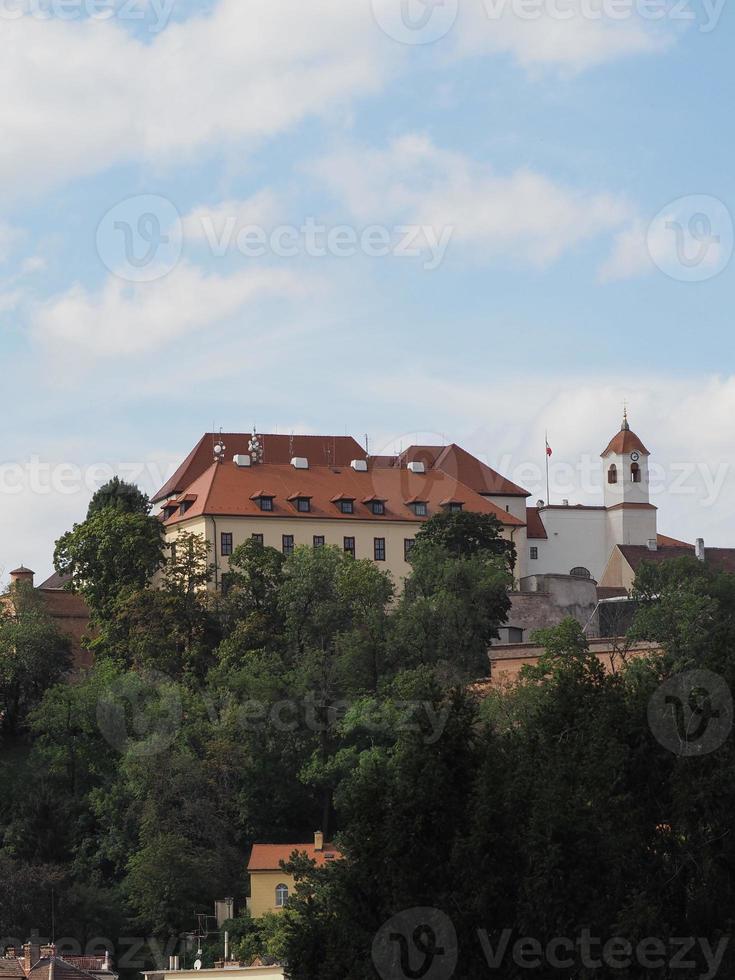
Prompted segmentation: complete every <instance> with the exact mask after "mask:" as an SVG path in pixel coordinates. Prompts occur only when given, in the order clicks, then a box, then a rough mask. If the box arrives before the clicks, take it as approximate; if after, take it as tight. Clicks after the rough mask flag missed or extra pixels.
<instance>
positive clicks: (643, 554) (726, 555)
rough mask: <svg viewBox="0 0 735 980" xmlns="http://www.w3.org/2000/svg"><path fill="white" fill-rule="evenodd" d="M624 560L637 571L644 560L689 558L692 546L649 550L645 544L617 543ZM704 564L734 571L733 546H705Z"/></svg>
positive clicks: (692, 551)
mask: <svg viewBox="0 0 735 980" xmlns="http://www.w3.org/2000/svg"><path fill="white" fill-rule="evenodd" d="M619 548H620V551H621V552H622V553H623V556H624V558H625V560H626V561H627V562H628V564H629V565H630V567H631V568H632V569H633V571H634V572H637V571H638V569H639V568H640V566H641V565H642V564H643V563H644V562H662V561H669V560H670V559H672V558H691V557H692V556H693V555H694V554H695V551H694V548H693V547H692V546H691V545H685V546H683V547H665V548H659V549H658V551H650V550H649V549H648V548H647V547H646V546H645V545H631V544H623V545H619ZM704 560H705V564H707V565H710V566H711V567H713V568H715V569H717V571H720V572H735V548H705V549H704Z"/></svg>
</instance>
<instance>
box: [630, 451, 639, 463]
mask: <svg viewBox="0 0 735 980" xmlns="http://www.w3.org/2000/svg"><path fill="white" fill-rule="evenodd" d="M630 458H631V459H632V460H633V462H634V463H637V462H638V460H639V459H640V458H641V454H640V453H631V454H630Z"/></svg>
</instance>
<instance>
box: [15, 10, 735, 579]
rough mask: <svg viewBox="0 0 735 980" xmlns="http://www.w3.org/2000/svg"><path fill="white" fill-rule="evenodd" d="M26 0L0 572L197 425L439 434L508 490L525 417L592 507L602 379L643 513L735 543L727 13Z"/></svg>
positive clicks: (608, 425)
mask: <svg viewBox="0 0 735 980" xmlns="http://www.w3.org/2000/svg"><path fill="white" fill-rule="evenodd" d="M40 2H41V0H37V2H31V0H23V3H24V5H25V10H24V12H23V16H18V14H20V13H21V11H20V10H19V9H18V8H19V7H20V6H21V5H20V4H18V3H16V2H15V0H12V2H11V0H2V2H0V36H2V37H3V39H4V40H5V54H4V57H3V59H2V61H1V62H0V80H1V81H2V82H3V85H2V88H3V91H4V93H5V96H4V99H3V104H2V105H0V132H1V133H2V134H3V145H2V149H0V181H1V182H2V188H3V193H2V196H1V197H0V358H1V362H0V363H2V368H3V371H2V377H3V393H4V397H5V400H6V411H5V412H4V413H3V420H4V421H3V440H2V450H1V451H0V465H1V466H2V469H0V493H2V494H3V497H4V500H5V506H4V513H5V514H6V515H7V517H8V522H7V525H6V526H5V527H4V528H3V533H2V537H1V538H0V540H1V541H2V548H0V569H2V568H4V569H5V570H7V569H8V568H11V567H13V566H14V565H15V564H17V563H19V562H20V561H25V562H26V563H27V564H32V565H33V566H34V567H36V570H37V571H39V572H41V573H43V572H46V571H48V570H49V568H50V554H51V551H52V546H53V540H54V538H55V537H57V536H58V535H59V534H60V533H62V532H63V531H64V530H65V529H66V528H67V527H68V526H70V524H71V523H72V522H73V521H74V520H75V519H80V518H81V517H82V516H83V513H84V510H85V507H86V500H87V498H88V496H89V493H90V492H91V488H93V486H94V485H95V480H96V479H98V480H99V479H101V478H102V475H103V474H105V473H106V472H107V471H108V470H111V469H120V468H121V467H122V468H123V469H124V472H126V473H133V474H135V473H138V474H139V479H140V482H142V483H143V484H144V486H145V487H146V489H148V490H151V491H152V490H153V489H156V486H155V484H156V483H157V482H158V477H159V476H161V477H162V478H163V477H165V476H166V475H167V474H168V472H169V471H170V469H171V467H172V466H173V464H174V463H175V462H177V461H178V460H179V459H180V458H181V457H182V456H183V455H184V454H185V453H186V452H187V451H188V450H189V448H191V446H192V445H193V444H194V442H195V441H196V440H197V439H198V438H199V436H200V435H201V434H202V432H204V431H205V430H207V429H210V428H211V427H212V426H213V425H215V426H216V427H217V428H219V427H220V426H222V427H223V428H224V429H225V430H232V429H238V430H239V429H246V428H250V427H251V426H252V425H253V424H257V426H258V428H259V429H260V430H261V431H267V430H272V429H275V428H278V429H279V431H290V430H292V429H294V430H296V431H305V432H335V433H342V432H345V431H348V432H350V433H352V434H355V435H356V436H359V437H362V435H363V434H364V433H368V434H369V435H370V439H371V443H372V445H373V446H374V447H384V446H387V445H391V444H400V443H403V444H406V443H408V442H409V441H411V440H413V439H414V438H416V437H417V435H421V437H422V438H432V437H433V438H435V439H436V440H437V441H438V440H439V439H440V438H447V439H453V440H455V441H458V442H461V443H463V444H464V445H466V446H467V448H469V449H472V450H474V451H475V452H477V453H478V454H480V455H482V456H483V457H484V458H486V459H487V460H488V461H489V462H491V463H492V464H493V465H496V466H499V467H501V468H502V469H503V471H504V472H506V473H507V474H508V475H509V476H511V477H513V478H516V479H520V482H524V480H525V484H526V485H527V486H528V488H529V489H530V490H531V491H532V492H533V493H534V495H537V494H540V493H541V492H542V490H543V486H542V482H543V481H541V483H539V480H538V477H537V476H534V472H537V471H539V468H541V467H543V437H544V431H545V430H546V429H548V431H549V440H550V442H551V443H552V445H553V447H554V450H555V453H554V457H553V462H554V466H555V467H561V469H560V470H559V471H558V472H557V471H556V469H555V481H556V482H557V483H558V488H555V491H554V492H556V493H557V496H559V497H560V496H561V495H563V496H565V497H568V498H570V499H571V500H572V501H573V502H593V501H594V500H595V498H596V487H595V486H594V485H590V482H589V481H588V480H586V479H583V478H582V477H581V476H580V477H579V479H578V480H577V481H576V485H575V483H574V480H572V481H571V482H570V480H569V479H568V473H567V471H566V469H565V467H567V468H568V467H570V466H571V467H577V466H578V464H579V461H580V459H585V458H589V459H593V460H594V458H595V457H596V456H597V454H598V453H599V452H600V450H601V449H602V448H603V447H604V446H605V444H606V442H607V440H608V439H609V437H610V436H611V435H612V433H613V431H614V430H615V429H616V427H617V425H618V424H619V420H620V416H621V412H622V405H623V401H624V400H627V402H628V405H629V410H630V414H631V420H632V422H633V425H634V427H635V428H636V430H637V431H638V432H639V434H640V435H641V437H642V438H643V439H644V441H645V442H646V443H647V444H648V448H649V449H650V450H651V451H652V453H653V454H654V460H655V461H657V463H658V464H660V466H661V468H662V473H661V479H660V481H659V483H660V486H659V489H658V491H657V495H656V499H655V502H656V503H657V504H658V506H659V508H660V516H659V525H660V527H661V529H662V530H664V531H666V532H667V533H671V534H675V535H677V536H681V537H686V538H688V539H693V538H694V537H695V536H699V535H703V536H705V537H706V539H707V543H708V545H713V546H714V545H735V531H733V530H732V521H731V519H730V514H729V507H728V501H729V500H730V499H731V498H732V491H733V489H735V487H734V486H733V484H734V483H735V479H734V478H733V477H732V474H731V473H730V467H731V462H730V460H731V456H732V448H731V446H732V429H733V422H732V420H733V417H734V412H735V381H733V378H732V369H731V350H732V346H733V340H732V328H731V316H732V315H731V297H732V295H733V276H734V275H735V272H734V269H733V263H732V261H731V252H732V218H731V213H735V176H733V175H734V174H735V170H734V168H733V166H732V164H733V130H732V124H731V120H730V114H731V105H732V97H733V69H732V59H731V50H732V43H733V35H734V33H735V26H734V25H735V13H734V12H733V10H732V7H730V8H728V7H727V6H722V5H721V4H717V3H715V2H714V0H713V2H710V3H708V4H702V3H695V0H687V2H686V3H683V2H681V0H677V2H676V3H674V2H673V0H672V2H671V3H670V4H668V6H664V4H663V0H661V5H660V6H657V7H656V9H657V10H660V13H661V19H659V20H655V21H654V20H651V19H650V11H651V9H652V7H651V4H656V3H658V0H648V5H647V4H646V0H637V2H634V0H630V3H629V5H628V9H627V12H626V10H625V9H623V14H622V15H620V16H618V18H617V19H614V16H613V14H614V10H613V4H614V0H606V2H605V5H604V8H601V7H600V4H601V3H602V2H603V0H587V2H586V3H585V2H584V0H558V2H552V0H548V2H547V0H543V2H542V0H538V10H537V13H538V16H536V15H535V13H534V14H533V16H528V15H524V11H526V10H528V9H530V8H529V7H528V3H529V0H526V6H523V4H522V0H507V2H506V3H505V5H504V6H502V0H459V2H455V0H445V2H444V3H443V4H440V5H438V6H436V7H431V6H430V7H428V8H427V7H426V6H425V4H424V0H406V3H407V6H406V7H405V11H406V12H407V14H408V15H409V16H411V17H415V18H416V20H415V22H414V24H416V23H419V18H420V17H422V16H423V17H424V20H426V24H427V27H426V28H425V29H422V30H419V29H413V30H409V28H406V27H405V26H404V27H403V28H402V27H401V25H402V23H403V22H402V21H401V11H402V9H404V8H402V7H401V0H350V2H349V4H346V3H345V2H344V0H314V2H313V3H311V4H308V5H307V4H303V3H297V2H296V0H211V2H206V3H205V2H203V0H202V2H196V0H189V2H183V0H178V2H174V0H165V2H163V0H159V2H157V3H153V2H152V0H151V2H149V3H146V2H137V3H136V4H131V3H130V2H129V0H115V2H114V4H113V2H112V0H109V2H108V0H95V2H97V3H98V7H97V8H93V7H92V6H90V5H91V4H92V3H93V0H63V2H62V0H44V3H45V8H46V12H47V13H48V14H49V15H50V16H44V17H41V16H40V13H39V3H40ZM530 3H531V6H533V0H530ZM621 3H622V4H623V7H624V4H625V0H618V4H621ZM64 4H66V6H64ZM75 4H76V6H75ZM595 4H596V6H595ZM103 7H104V8H105V9H106V15H105V16H104V17H99V18H96V19H91V18H90V16H89V14H90V12H94V10H95V9H101V8H103ZM113 7H115V9H113ZM107 8H109V9H107ZM597 9H601V10H602V16H601V17H599V18H596V19H593V17H592V16H591V15H590V11H591V10H597ZM617 9H618V10H620V9H621V7H620V6H618V8H617ZM65 11H66V16H64V13H65ZM501 11H502V14H501ZM560 11H561V13H562V14H564V13H567V14H570V15H571V16H569V17H568V18H567V19H564V20H561V19H559V12H560ZM611 11H612V12H613V13H612V14H611ZM493 12H495V13H493ZM107 14H109V16H107ZM139 15H140V16H141V17H142V19H140V18H139ZM381 25H382V26H381ZM401 31H402V32H403V35H402V36H401ZM407 31H408V34H407V33H406V32H407ZM432 31H433V32H434V33H435V34H441V35H442V36H440V37H437V38H436V39H434V40H433V41H432V34H431V32H432ZM397 37H398V39H397ZM406 39H408V40H410V41H411V42H417V41H426V42H427V43H410V44H407V43H404V41H405V40H406ZM309 221H311V222H312V223H313V224H314V225H316V226H318V227H319V228H323V229H324V235H325V236H326V234H327V231H328V230H330V229H332V230H333V229H342V230H343V233H344V234H347V235H348V238H349V233H350V230H351V234H352V236H354V237H353V238H352V239H349V241H350V244H349V245H347V246H345V247H344V248H343V250H344V251H349V250H350V249H352V252H353V253H354V254H350V255H339V254H334V253H335V251H336V249H335V248H333V247H330V248H326V249H323V250H316V249H314V248H312V247H311V245H310V244H309V243H308V241H307V239H306V237H305V235H304V233H303V231H302V229H303V228H304V226H305V224H306V223H307V222H309ZM124 226H127V229H128V230H127V234H128V236H129V242H130V243H132V249H133V250H132V252H130V251H128V252H126V251H125V241H126V239H125V236H126V231H125V228H124ZM369 226H373V227H376V226H377V228H378V229H379V231H378V232H377V233H376V234H378V235H384V236H386V237H385V239H384V241H385V243H387V244H386V248H385V249H384V251H386V250H387V251H388V253H389V254H386V255H381V256H377V255H368V254H365V250H364V248H363V247H362V246H363V242H364V239H363V238H362V237H361V236H362V235H363V233H364V230H365V229H366V228H367V227H369ZM279 227H285V229H286V232H285V235H286V238H287V241H288V245H289V249H287V251H290V252H293V253H294V254H288V255H286V254H280V253H281V252H283V250H282V249H281V250H279V249H278V248H275V249H274V248H272V247H271V244H270V242H271V236H272V234H273V231H274V229H277V228H279ZM228 228H229V229H230V232H231V240H230V242H229V248H226V247H223V246H222V242H223V241H224V240H225V239H223V238H222V236H223V234H224V233H225V232H226V231H227V229H228ZM246 228H250V229H251V232H252V229H253V228H255V229H256V230H257V234H259V235H262V236H264V240H265V241H266V246H265V249H264V251H265V254H262V255H257V256H256V255H255V254H250V252H249V251H248V250H247V249H245V250H243V249H240V248H239V247H238V246H237V244H236V236H237V234H238V232H240V231H243V229H246ZM677 228H678V232H677ZM344 229H347V232H344ZM407 229H408V230H407ZM162 236H163V237H166V236H167V237H168V244H165V245H161V241H160V239H161V237H162ZM409 236H410V237H411V249H413V250H418V253H417V254H415V255H401V254H397V252H400V248H399V247H398V246H399V244H400V242H401V241H403V242H404V244H405V243H406V242H407V240H408V237H409ZM427 236H428V237H427ZM431 236H434V237H433V239H432V237H431ZM677 236H678V237H677ZM259 240H260V239H259ZM382 240H383V239H381V241H382ZM432 240H433V241H434V242H435V243H437V242H443V243H444V244H445V245H446V248H444V245H442V247H441V248H440V247H439V246H438V245H436V244H435V245H434V246H432ZM213 242H215V245H214V247H213V244H212V243H213ZM217 242H219V243H220V246H222V247H217V244H216V243H217ZM179 251H180V254H179ZM149 252H150V255H151V256H152V258H150V261H149V262H148V263H147V264H146V263H145V261H144V260H145V258H146V255H147V254H148V253H149ZM322 252H326V254H322ZM131 256H132V257H133V258H134V262H133V263H131V262H130V261H129V258H130V257H131ZM682 256H683V261H682ZM140 278H142V279H144V280H145V281H131V280H136V279H140ZM692 280H696V281H692ZM728 300H729V301H730V302H728ZM64 466H67V468H68V470H67V471H64V469H63V467H64ZM97 467H99V470H97V469H96V468H97ZM524 467H526V469H524ZM534 468H535V469H534ZM685 471H686V472H685ZM75 474H76V475H75ZM682 474H684V475H682ZM160 482H162V480H161V481H160Z"/></svg>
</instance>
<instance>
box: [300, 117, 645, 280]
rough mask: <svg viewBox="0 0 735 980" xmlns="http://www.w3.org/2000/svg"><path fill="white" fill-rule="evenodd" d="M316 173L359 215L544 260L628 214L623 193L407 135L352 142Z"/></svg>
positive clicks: (477, 248) (478, 248) (487, 250)
mask: <svg viewBox="0 0 735 980" xmlns="http://www.w3.org/2000/svg"><path fill="white" fill-rule="evenodd" d="M313 170H314V172H315V173H316V174H317V175H318V176H319V177H320V178H321V179H322V180H323V181H324V182H325V183H326V184H327V185H328V186H329V187H330V188H331V189H332V190H333V191H335V192H337V194H338V195H340V196H341V198H342V199H343V201H344V202H345V204H346V205H347V207H348V208H349V209H350V211H351V212H352V214H353V215H354V216H355V217H356V218H357V219H358V220H360V221H363V222H366V223H372V222H379V221H384V222H395V221H396V220H397V219H398V220H404V221H406V222H408V223H411V224H419V225H429V226H431V227H433V228H434V229H435V230H441V229H446V228H452V229H453V235H452V242H453V243H457V244H464V245H467V246H472V247H473V249H474V251H473V255H474V256H475V257H482V256H483V255H485V256H487V255H497V254H503V255H508V254H510V255H512V256H514V257H516V258H520V259H524V260H530V261H531V262H533V263H536V264H539V265H545V264H547V263H549V262H552V261H554V260H555V259H557V258H559V256H560V255H562V254H563V253H564V252H566V251H568V250H569V249H571V248H573V247H574V246H575V245H577V244H579V243H580V242H582V241H585V240H588V239H591V238H594V237H596V236H598V235H601V234H606V233H610V232H611V231H614V230H616V229H618V228H620V227H621V225H623V224H624V223H626V222H627V221H629V220H630V219H631V215H632V213H633V211H632V208H631V206H630V205H629V204H628V203H627V202H626V201H625V199H624V198H622V197H621V196H616V195H612V194H607V193H595V192H586V191H579V190H575V189H574V188H571V187H567V186H565V185H563V184H560V183H557V182H555V181H553V180H551V179H550V178H548V177H546V176H544V175H543V174H539V173H535V172H533V171H531V170H518V171H516V172H515V173H512V174H510V175H499V174H496V173H494V172H493V171H492V170H491V169H490V168H489V167H486V166H484V165H479V164H477V163H475V162H474V161H472V160H470V159H469V158H468V157H466V156H464V155H463V154H461V153H456V152H449V151H446V150H441V149H439V148H438V147H436V146H435V145H434V144H433V143H432V142H431V141H430V140H429V139H427V138H425V137H423V136H416V135H408V136H404V137H402V138H400V139H397V140H395V141H394V142H393V143H392V144H390V146H389V147H388V148H387V149H386V150H376V149H371V148H367V147H350V148H347V149H344V150H342V151H338V152H336V153H334V154H332V155H330V156H328V157H326V158H324V159H323V160H322V161H320V162H319V163H318V164H317V165H316V166H315V167H314V168H313Z"/></svg>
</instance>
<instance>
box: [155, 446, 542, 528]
mask: <svg viewBox="0 0 735 980" xmlns="http://www.w3.org/2000/svg"><path fill="white" fill-rule="evenodd" d="M264 486H265V487H267V488H268V489H267V490H265V489H263V487H264ZM185 489H186V490H187V492H188V493H191V494H196V497H197V499H196V501H195V503H194V504H193V505H192V506H191V507H190V508H189V510H187V511H186V513H185V514H180V513H178V512H176V513H174V514H172V515H171V516H170V517H168V518H166V519H165V524H166V525H167V526H173V525H175V524H178V523H180V522H182V521H188V520H191V519H192V518H195V517H201V516H202V515H214V516H226V517H258V518H263V519H266V520H267V519H268V518H273V517H276V518H277V517H281V518H282V517H284V516H288V517H289V518H292V517H293V518H299V519H306V520H313V519H314V518H315V517H316V518H321V519H329V520H343V521H344V520H348V521H349V520H355V519H357V520H369V521H373V522H376V521H378V522H379V521H387V522H390V521H409V522H411V523H416V522H417V521H423V520H426V518H417V517H416V515H415V513H414V511H413V510H412V509H411V508H410V507H409V506H408V505H407V504H406V501H408V500H410V499H411V498H412V497H419V498H420V499H421V500H426V501H427V503H428V510H429V514H428V516H429V517H430V516H432V515H433V514H436V513H438V512H439V511H440V510H441V507H442V502H444V501H448V500H457V501H463V502H464V503H465V506H466V508H467V510H469V511H473V512H475V513H479V514H492V515H494V516H495V517H497V518H498V520H499V521H500V522H501V524H503V525H505V526H506V527H523V526H524V522H523V521H521V520H519V519H518V518H517V517H514V516H513V515H512V514H509V513H508V512H507V511H506V510H505V509H504V508H502V507H500V506H498V505H497V504H493V503H492V502H491V501H490V500H488V499H487V498H485V497H482V496H480V495H479V494H477V493H473V491H472V490H471V489H470V488H469V487H467V486H465V485H463V484H461V483H459V482H458V481H457V480H456V479H454V478H453V477H452V476H450V475H449V474H447V473H445V472H443V471H442V470H439V469H433V470H430V471H429V472H428V473H426V474H414V473H411V472H409V471H408V470H406V469H396V468H393V467H382V466H377V467H376V466H374V465H373V464H372V462H371V465H370V467H369V469H368V471H367V472H365V473H360V472H357V471H355V470H353V469H352V468H351V467H350V466H342V467H340V466H334V467H333V466H312V467H311V468H310V469H308V470H296V469H294V468H293V467H292V466H291V465H289V464H286V465H283V464H270V465H269V464H259V465H257V466H254V467H252V468H243V467H238V466H236V465H235V464H234V463H231V462H223V463H212V464H210V466H209V468H208V469H207V471H206V472H205V473H204V474H203V475H202V476H200V477H199V478H198V479H197V480H195V482H194V483H193V484H192V485H191V486H190V487H187V488H185ZM266 494H267V495H268V496H271V495H272V496H273V510H272V511H262V510H261V509H260V507H259V506H258V503H257V497H258V496H261V495H266ZM294 494H298V495H301V496H305V497H310V498H311V509H310V511H308V512H301V511H298V510H297V509H296V507H295V506H294V504H292V503H289V498H290V497H292V496H293V495H294ZM253 497H254V498H256V499H252V498H253ZM370 497H375V498H378V499H380V500H383V501H385V514H382V515H376V514H374V513H373V510H372V508H370V507H368V506H367V505H365V504H364V503H362V502H361V501H364V500H365V499H366V498H370ZM339 499H352V500H354V508H353V513H352V514H344V513H342V511H341V510H340V509H339V507H337V506H336V504H335V503H334V501H335V500H339Z"/></svg>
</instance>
